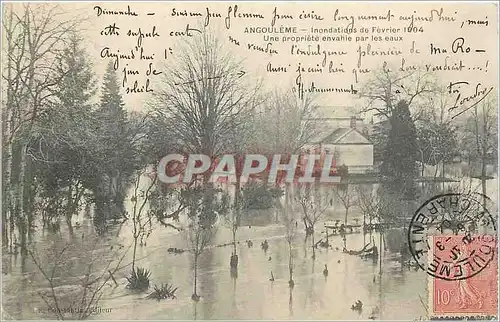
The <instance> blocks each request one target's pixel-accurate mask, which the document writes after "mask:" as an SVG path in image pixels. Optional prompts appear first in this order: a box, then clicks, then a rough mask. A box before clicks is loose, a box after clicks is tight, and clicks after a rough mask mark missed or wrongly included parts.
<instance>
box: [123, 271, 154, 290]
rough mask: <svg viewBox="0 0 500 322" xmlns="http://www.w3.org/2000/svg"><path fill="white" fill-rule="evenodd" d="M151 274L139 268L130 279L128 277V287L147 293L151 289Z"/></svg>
mask: <svg viewBox="0 0 500 322" xmlns="http://www.w3.org/2000/svg"><path fill="white" fill-rule="evenodd" d="M150 276H151V272H150V271H149V270H147V269H145V268H140V267H138V268H137V269H135V270H132V273H131V274H130V277H127V281H128V284H127V287H128V288H129V289H131V290H136V291H145V290H147V289H148V288H149V277H150Z"/></svg>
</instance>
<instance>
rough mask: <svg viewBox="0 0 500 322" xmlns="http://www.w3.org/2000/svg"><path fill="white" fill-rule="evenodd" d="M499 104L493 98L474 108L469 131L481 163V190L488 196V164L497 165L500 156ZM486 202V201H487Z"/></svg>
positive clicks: (469, 121)
mask: <svg viewBox="0 0 500 322" xmlns="http://www.w3.org/2000/svg"><path fill="white" fill-rule="evenodd" d="M497 112H498V103H497V99H496V97H494V96H492V97H490V98H489V99H486V100H484V101H483V102H481V103H480V104H478V105H476V106H474V109H473V111H472V117H471V118H469V120H468V124H467V129H468V130H469V133H470V134H472V137H473V139H474V145H475V147H476V149H475V150H476V151H475V153H474V154H475V158H476V160H477V161H479V163H480V168H481V172H480V175H479V176H477V177H478V178H479V179H480V180H481V189H482V193H483V195H485V196H486V181H487V180H488V179H490V178H489V177H488V176H487V173H486V167H487V165H488V164H495V163H496V162H497V161H496V160H497V154H498V141H497V138H498V124H497V122H498V120H497ZM485 202H486V200H485Z"/></svg>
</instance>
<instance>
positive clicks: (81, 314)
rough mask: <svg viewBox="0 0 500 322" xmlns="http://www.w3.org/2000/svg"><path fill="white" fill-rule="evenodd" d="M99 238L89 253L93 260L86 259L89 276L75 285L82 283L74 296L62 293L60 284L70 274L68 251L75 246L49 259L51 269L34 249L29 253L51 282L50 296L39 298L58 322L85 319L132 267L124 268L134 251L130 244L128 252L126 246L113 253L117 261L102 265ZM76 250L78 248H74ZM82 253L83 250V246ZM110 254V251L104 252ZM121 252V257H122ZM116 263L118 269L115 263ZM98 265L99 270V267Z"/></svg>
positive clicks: (61, 250) (44, 295)
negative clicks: (107, 288)
mask: <svg viewBox="0 0 500 322" xmlns="http://www.w3.org/2000/svg"><path fill="white" fill-rule="evenodd" d="M97 241H98V239H97V238H96V239H95V240H94V241H93V242H92V248H91V249H90V250H88V252H87V253H88V254H90V258H86V259H85V261H86V266H85V268H86V273H85V275H84V277H83V279H78V280H76V281H75V282H76V283H77V284H78V291H77V292H76V293H74V294H71V295H67V294H64V293H63V294H60V293H59V291H58V286H59V285H58V284H59V282H58V281H59V280H60V278H58V277H60V275H61V274H62V272H66V269H65V268H64V265H67V261H68V260H67V259H66V253H68V250H69V249H71V248H73V247H74V246H75V245H72V244H66V245H64V246H63V247H60V248H61V249H58V250H56V251H55V252H54V253H53V254H52V255H54V256H49V257H50V258H49V260H48V261H49V263H51V264H49V265H50V267H47V266H45V265H44V264H43V263H42V260H41V259H40V258H39V256H37V255H36V254H35V251H34V250H28V253H29V255H30V257H31V259H32V260H33V262H34V264H35V266H36V267H37V269H38V271H39V272H40V273H41V274H42V275H43V277H44V278H45V280H46V281H47V283H48V284H49V288H50V291H49V292H48V293H43V292H38V294H39V296H40V297H41V298H42V300H43V301H44V302H45V304H46V305H47V309H48V310H49V312H50V313H52V314H54V315H55V316H56V318H57V319H58V320H65V319H67V318H71V319H78V320H85V319H87V318H88V317H89V316H90V315H91V314H92V313H93V308H95V307H96V306H97V305H98V303H99V302H100V300H101V298H102V296H103V295H104V287H105V286H106V285H109V283H108V282H109V281H110V280H112V281H113V282H114V284H115V286H118V283H117V282H116V280H115V277H114V275H115V274H116V273H117V272H118V271H120V270H121V269H123V268H124V267H126V266H128V265H122V262H123V259H124V257H125V255H126V254H127V252H128V250H129V249H130V246H132V245H130V246H129V247H128V248H127V249H123V248H122V247H119V248H115V250H114V251H113V252H112V256H111V258H118V260H117V261H114V260H108V262H107V264H105V265H101V264H102V256H100V255H99V254H97V253H98V252H99V251H98V250H97V249H96V246H97ZM73 250H74V249H73ZM79 250H81V248H80V247H79ZM104 251H108V249H107V248H106V249H104ZM120 253H121V254H120ZM113 263H115V265H114V266H112V264H113ZM96 266H97V267H96ZM65 308H73V309H74V310H73V311H71V312H69V311H67V310H65Z"/></svg>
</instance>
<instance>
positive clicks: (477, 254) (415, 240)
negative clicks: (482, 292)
mask: <svg viewBox="0 0 500 322" xmlns="http://www.w3.org/2000/svg"><path fill="white" fill-rule="evenodd" d="M487 201H489V198H488V197H486V196H482V195H481V194H477V193H469V194H459V193H448V194H441V195H437V196H434V197H432V198H430V199H429V200H428V201H426V202H425V203H424V204H423V205H422V206H421V207H420V208H419V209H418V210H417V211H416V212H415V215H414V216H413V218H412V220H411V222H410V225H409V229H408V246H409V248H410V252H411V254H412V256H413V258H414V259H415V261H416V262H417V264H418V266H419V267H420V268H421V269H422V270H423V271H425V272H427V274H429V275H431V276H433V277H435V278H439V279H443V280H462V279H467V278H470V277H472V276H475V275H477V274H479V273H481V271H482V270H484V269H485V268H486V266H487V264H488V263H490V262H491V261H492V259H493V256H494V254H495V252H496V246H490V244H489V243H486V244H485V243H484V240H487V239H488V238H491V239H492V240H493V241H492V242H493V243H494V244H495V245H496V238H494V236H496V220H495V218H494V217H493V215H492V213H491V212H490V211H489V210H488V207H487V204H488V202H487ZM437 236H440V237H443V238H444V239H443V240H441V239H438V240H436V243H437V244H438V245H437V246H435V245H434V246H431V245H433V244H432V239H431V237H437ZM474 236H476V237H474ZM477 236H479V237H480V238H477ZM448 243H450V245H451V244H453V245H451V246H449V245H447V244H448ZM445 244H446V245H447V246H444V245H445ZM434 247H438V250H443V251H446V252H447V253H448V255H447V257H446V259H444V258H441V257H439V256H440V255H438V254H435V256H431V257H429V256H430V252H432V251H433V248H434ZM447 247H448V248H447ZM465 250H468V251H469V253H470V256H469V257H461V260H460V261H457V258H458V257H459V256H460V253H461V252H462V253H463V252H464V251H465ZM441 255H442V254H441ZM450 256H451V258H450ZM462 256H464V255H462ZM466 266H467V267H466Z"/></svg>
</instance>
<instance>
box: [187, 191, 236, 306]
mask: <svg viewBox="0 0 500 322" xmlns="http://www.w3.org/2000/svg"><path fill="white" fill-rule="evenodd" d="M181 203H182V204H183V205H186V211H187V217H188V225H187V227H186V229H185V230H186V235H187V240H188V243H189V251H190V252H191V253H192V254H193V259H194V264H193V266H194V267H193V268H194V282H193V295H192V296H191V298H192V299H193V300H195V301H197V300H199V298H200V296H199V295H198V289H197V282H198V258H199V256H200V255H201V254H202V253H203V251H204V250H205V249H206V247H207V246H209V244H210V242H211V240H212V237H213V236H214V235H215V232H216V229H217V228H216V226H215V225H214V223H213V218H217V217H219V216H224V215H226V213H227V211H228V210H229V199H228V197H227V195H225V194H223V193H222V191H221V190H220V189H216V188H213V187H211V186H207V185H199V186H190V187H186V188H184V189H183V190H182V192H181Z"/></svg>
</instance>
